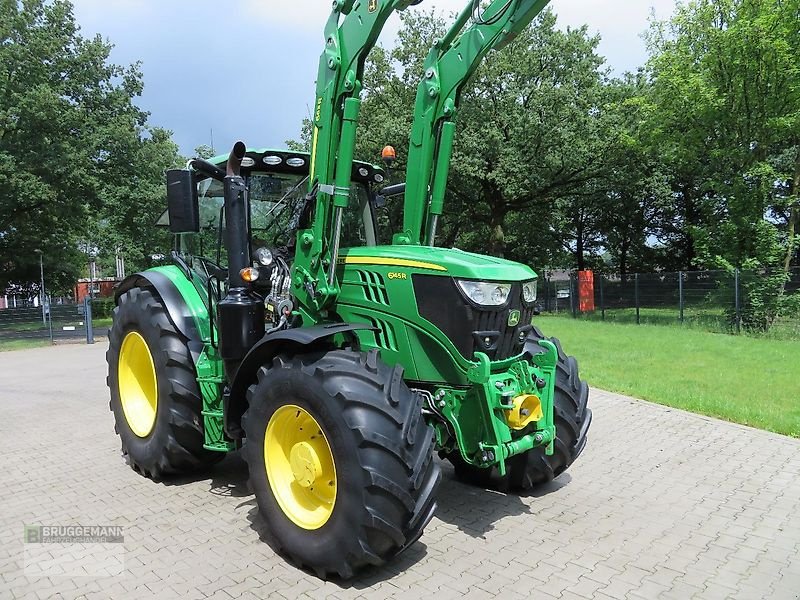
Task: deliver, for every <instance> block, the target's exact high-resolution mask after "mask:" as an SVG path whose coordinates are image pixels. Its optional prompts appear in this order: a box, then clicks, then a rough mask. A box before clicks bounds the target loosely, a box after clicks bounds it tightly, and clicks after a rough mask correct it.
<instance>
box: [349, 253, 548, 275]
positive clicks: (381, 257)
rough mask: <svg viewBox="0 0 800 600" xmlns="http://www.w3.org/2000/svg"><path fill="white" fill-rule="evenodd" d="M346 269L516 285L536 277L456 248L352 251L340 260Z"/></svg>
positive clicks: (521, 267) (518, 265) (521, 268)
mask: <svg viewBox="0 0 800 600" xmlns="http://www.w3.org/2000/svg"><path fill="white" fill-rule="evenodd" d="M339 262H340V263H344V264H347V265H381V266H387V267H392V266H396V267H397V268H398V270H403V271H406V270H409V269H410V270H413V271H415V272H428V273H430V274H431V275H436V274H441V275H449V276H451V277H455V278H458V279H478V280H482V281H497V282H516V281H529V280H531V279H535V278H536V277H537V275H536V273H535V272H534V271H533V269H531V268H530V267H528V266H526V265H523V264H521V263H517V262H513V261H510V260H505V259H503V258H496V257H493V256H484V255H482V254H473V253H472V252H464V251H463V250H458V249H456V248H452V249H450V248H432V247H430V246H373V247H360V248H350V249H348V250H344V251H343V252H342V254H341V255H340V256H339Z"/></svg>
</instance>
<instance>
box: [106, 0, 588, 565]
mask: <svg viewBox="0 0 800 600" xmlns="http://www.w3.org/2000/svg"><path fill="white" fill-rule="evenodd" d="M418 3H419V0H416V1H415V0H369V1H367V2H363V1H360V0H335V1H334V2H333V10H332V13H331V16H330V19H329V21H328V24H327V27H326V32H325V36H326V44H325V50H324V52H323V54H322V57H321V61H320V69H319V76H318V80H317V90H318V91H317V99H316V103H315V110H314V115H313V117H314V118H313V125H314V128H313V143H312V149H311V152H310V153H308V154H304V153H299V152H290V151H274V150H269V149H257V148H249V149H248V148H246V147H245V145H244V144H242V143H241V142H239V143H237V144H236V145H235V147H234V148H233V150H232V151H231V153H230V154H229V155H228V156H223V157H217V158H214V159H210V160H207V161H206V160H201V159H194V160H191V161H190V162H189V164H188V165H187V168H186V169H181V170H172V171H168V173H167V191H168V194H167V196H168V210H167V212H166V213H165V215H164V217H163V222H164V224H166V225H168V226H169V227H170V229H171V231H172V232H174V233H175V234H176V236H175V237H176V243H175V251H174V252H173V253H172V262H173V264H170V265H169V266H163V267H157V268H154V269H150V270H148V271H144V272H141V273H137V274H135V275H132V276H131V277H128V278H127V279H126V280H125V281H123V282H122V283H121V284H120V285H119V287H118V289H117V292H116V300H117V306H116V308H115V310H114V323H113V326H112V328H111V331H110V333H109V337H110V346H109V350H108V354H107V360H108V373H109V377H108V384H109V387H110V390H111V409H112V411H113V412H114V417H115V419H116V429H117V432H118V434H119V436H120V438H121V441H122V449H123V452H124V453H125V454H126V455H127V457H128V460H129V462H130V465H131V466H132V467H133V468H134V469H135V470H136V471H138V472H140V473H141V474H143V475H145V476H148V477H151V478H153V479H158V478H161V477H162V476H165V475H168V474H175V473H182V472H186V471H189V470H192V469H196V468H201V467H203V466H206V465H210V464H212V463H214V462H215V461H217V460H219V459H221V458H222V457H224V456H225V453H227V452H231V451H235V450H238V449H240V448H241V449H242V453H243V455H244V457H245V458H246V460H247V463H248V467H249V482H250V485H251V486H252V489H253V491H254V493H255V496H256V500H257V503H258V508H259V512H260V514H261V516H262V517H263V520H264V522H265V529H266V532H267V538H268V541H269V542H270V544H271V545H272V546H273V548H275V550H276V551H279V552H282V553H283V554H285V555H287V556H288V557H289V558H290V559H291V560H293V561H294V562H295V563H296V564H298V565H300V566H303V567H307V568H310V569H312V570H313V571H315V572H316V573H317V574H318V575H319V576H320V577H323V578H325V577H329V576H339V577H343V578H347V577H351V576H352V575H354V574H355V573H357V572H358V571H359V570H361V569H363V568H365V567H367V566H369V565H381V564H383V563H385V562H386V561H387V560H390V559H391V558H392V557H393V556H395V555H397V554H398V553H399V552H401V551H402V550H404V549H405V548H407V547H408V546H409V545H411V544H412V543H413V542H414V541H415V540H417V539H418V538H419V537H420V535H422V532H423V529H424V528H425V526H426V525H427V523H428V522H429V521H430V519H431V517H432V515H433V513H434V510H435V507H436V491H437V486H438V485H439V481H440V478H441V475H440V469H439V465H438V463H437V462H436V460H435V459H434V452H438V453H439V455H440V457H442V458H446V459H447V460H449V461H450V462H452V464H453V465H454V467H455V472H456V475H457V476H458V477H459V478H461V479H464V480H468V481H471V482H474V483H477V484H480V485H485V486H494V487H497V488H501V489H504V490H507V491H517V490H526V489H529V488H531V487H533V486H535V485H538V484H542V483H544V482H548V481H550V480H552V479H553V478H554V477H557V476H558V475H559V474H560V473H562V472H563V471H564V470H565V469H567V468H568V467H569V466H570V465H571V464H572V463H573V461H574V460H575V459H576V458H577V457H578V455H579V454H580V453H581V451H582V450H583V448H584V446H585V443H586V434H587V430H588V428H589V424H590V422H591V411H590V410H589V409H588V408H587V406H586V404H587V396H588V388H587V386H586V384H585V383H584V382H583V381H581V380H580V379H579V377H578V368H577V364H576V363H575V360H574V359H573V358H570V357H567V356H565V355H564V353H563V352H562V351H561V348H560V346H559V344H558V342H557V341H556V340H554V339H547V338H545V337H543V335H542V334H541V332H540V331H539V330H538V329H537V328H536V327H535V326H534V322H533V318H534V315H535V314H536V310H535V303H536V285H537V275H536V273H535V272H534V271H532V270H531V269H530V268H529V267H527V266H525V265H522V264H518V263H514V262H510V261H506V260H501V259H498V258H493V257H488V256H480V255H477V254H472V253H468V252H462V251H460V250H456V249H446V248H437V247H436V246H435V238H436V228H437V219H438V217H439V215H440V214H441V213H442V208H443V201H444V197H445V191H446V182H447V175H448V168H449V164H450V157H451V152H452V145H453V137H454V132H455V117H456V113H457V108H458V100H459V93H460V90H461V88H462V86H463V84H464V83H465V82H466V81H467V80H468V78H469V77H470V75H471V74H472V73H473V72H474V71H475V69H476V68H477V66H478V64H479V63H480V60H481V59H482V58H483V56H485V54H486V53H487V52H488V51H490V50H492V49H494V48H498V47H500V46H501V45H503V44H505V43H507V42H508V41H509V40H511V39H512V38H513V37H514V36H515V34H516V33H518V32H519V31H520V30H521V29H522V28H524V27H526V26H527V25H528V24H529V23H530V21H531V20H532V19H533V17H534V16H535V15H536V14H537V13H538V12H539V11H541V9H542V8H543V7H544V6H545V5H546V3H547V2H546V0H494V1H493V2H491V3H489V5H488V6H487V7H483V8H482V7H481V6H480V5H479V3H478V1H477V0H469V2H468V5H467V7H466V8H465V9H464V10H463V11H462V13H461V14H460V15H459V16H458V17H457V20H456V22H455V24H454V25H453V27H452V28H451V29H450V31H449V33H448V34H447V35H446V36H445V37H444V38H442V39H440V40H437V42H436V44H435V46H434V47H433V48H432V49H431V51H430V54H429V56H428V58H427V62H426V67H425V73H424V77H423V78H422V82H421V83H420V86H419V92H418V96H417V102H416V108H415V118H414V124H413V129H412V132H411V139H410V142H411V143H410V149H409V156H408V168H407V172H406V182H405V183H404V184H396V185H393V186H389V187H386V186H385V184H386V172H385V171H384V169H383V168H382V167H380V166H376V165H372V164H369V163H364V162H358V161H355V160H354V157H353V148H354V143H355V135H356V127H357V123H358V117H359V109H360V100H359V94H360V91H361V77H362V72H363V68H364V62H365V60H366V57H367V54H368V52H369V51H370V49H371V48H372V47H373V46H374V44H375V42H376V39H377V36H378V33H379V32H380V30H381V29H382V27H383V25H384V24H385V22H386V19H387V18H388V17H389V16H390V14H391V13H392V12H393V11H395V10H404V9H406V8H408V7H409V6H410V5H412V4H418ZM389 158H390V157H389ZM401 194H402V195H403V196H404V205H403V223H402V229H400V230H399V231H393V232H390V233H389V234H387V233H385V232H383V231H379V229H382V228H380V227H378V222H379V218H378V217H379V211H380V207H381V206H382V205H383V204H384V203H385V202H387V200H388V201H391V200H390V198H391V197H393V196H400V195H401ZM389 236H391V244H382V243H381V242H382V241H383V240H386V241H389V240H390V237H389ZM208 254H211V257H208V256H206V255H208Z"/></svg>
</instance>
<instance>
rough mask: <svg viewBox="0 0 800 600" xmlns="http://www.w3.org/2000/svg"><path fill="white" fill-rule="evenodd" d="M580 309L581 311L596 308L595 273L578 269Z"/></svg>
mask: <svg viewBox="0 0 800 600" xmlns="http://www.w3.org/2000/svg"><path fill="white" fill-rule="evenodd" d="M578 309H579V310H580V311H581V312H591V311H593V310H594V273H593V272H592V271H578Z"/></svg>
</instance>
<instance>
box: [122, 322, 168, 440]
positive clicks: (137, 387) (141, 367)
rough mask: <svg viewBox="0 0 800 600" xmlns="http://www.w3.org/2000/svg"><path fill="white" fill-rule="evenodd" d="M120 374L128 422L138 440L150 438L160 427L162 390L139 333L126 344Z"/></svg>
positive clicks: (123, 348)
mask: <svg viewBox="0 0 800 600" xmlns="http://www.w3.org/2000/svg"><path fill="white" fill-rule="evenodd" d="M117 371H118V379H119V399H120V403H121V404H122V412H123V413H124V414H125V420H126V421H127V422H128V426H129V427H130V428H131V431H133V433H135V434H136V435H137V436H138V437H141V438H143V437H147V436H148V435H150V432H151V431H152V430H153V425H155V423H156V409H157V408H158V386H157V383H156V381H157V380H156V367H155V365H154V364H153V356H152V355H151V354H150V348H148V347H147V342H145V341H144V338H143V337H142V336H141V335H140V334H139V333H137V332H136V331H131V332H129V333H128V334H127V335H126V336H125V339H124V340H122V347H121V348H120V351H119V365H118V369H117Z"/></svg>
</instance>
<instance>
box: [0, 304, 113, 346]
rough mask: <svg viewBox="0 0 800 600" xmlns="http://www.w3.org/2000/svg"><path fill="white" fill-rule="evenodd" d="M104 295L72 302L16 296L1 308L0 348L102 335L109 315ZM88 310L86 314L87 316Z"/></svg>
mask: <svg viewBox="0 0 800 600" xmlns="http://www.w3.org/2000/svg"><path fill="white" fill-rule="evenodd" d="M105 304H106V300H105V299H96V300H94V301H90V300H89V299H88V298H87V299H86V301H84V302H78V303H76V302H74V301H73V300H71V299H64V298H48V299H46V300H45V302H43V303H42V302H39V299H38V298H36V299H34V300H24V299H16V300H15V301H14V302H13V303H12V304H11V306H9V307H7V308H0V350H2V349H4V348H14V347H17V346H25V345H31V344H34V345H35V344H36V343H37V342H42V343H47V342H49V343H51V344H53V343H59V342H69V341H85V342H86V343H94V338H95V336H105V335H106V333H107V331H108V326H109V322H110V319H108V318H107V316H106V312H108V311H107V308H106V306H105ZM87 314H88V318H87Z"/></svg>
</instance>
